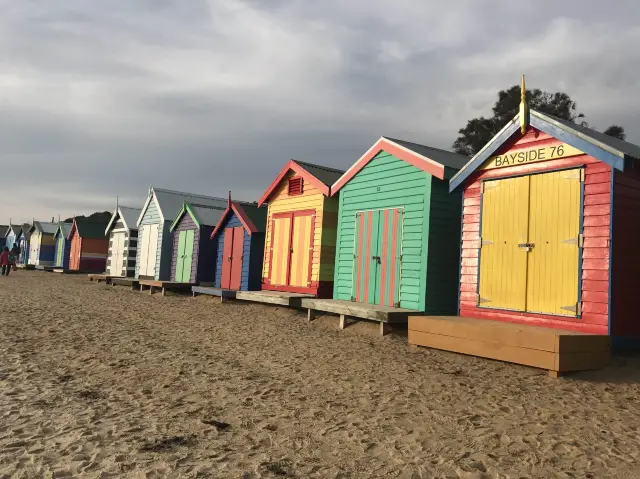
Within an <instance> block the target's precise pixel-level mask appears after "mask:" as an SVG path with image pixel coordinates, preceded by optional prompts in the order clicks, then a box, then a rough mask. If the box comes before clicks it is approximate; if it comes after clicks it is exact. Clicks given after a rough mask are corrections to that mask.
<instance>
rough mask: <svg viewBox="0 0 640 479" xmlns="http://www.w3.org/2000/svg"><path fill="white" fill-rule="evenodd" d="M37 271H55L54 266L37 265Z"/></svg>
mask: <svg viewBox="0 0 640 479" xmlns="http://www.w3.org/2000/svg"><path fill="white" fill-rule="evenodd" d="M36 269H37V270H38V271H47V272H51V271H53V269H54V268H53V266H41V265H36Z"/></svg>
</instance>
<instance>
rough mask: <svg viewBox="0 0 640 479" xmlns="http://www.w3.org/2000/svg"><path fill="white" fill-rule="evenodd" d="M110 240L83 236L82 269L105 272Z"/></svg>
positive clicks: (81, 247) (81, 248) (90, 271)
mask: <svg viewBox="0 0 640 479" xmlns="http://www.w3.org/2000/svg"><path fill="white" fill-rule="evenodd" d="M108 252H109V240H108V239H107V238H82V241H81V243H80V271H86V272H88V273H103V272H104V271H105V269H106V265H107V253H108Z"/></svg>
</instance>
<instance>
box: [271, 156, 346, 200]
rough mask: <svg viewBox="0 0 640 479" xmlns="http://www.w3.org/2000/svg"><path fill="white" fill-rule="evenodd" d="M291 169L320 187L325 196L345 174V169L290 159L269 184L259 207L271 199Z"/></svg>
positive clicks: (329, 193)
mask: <svg viewBox="0 0 640 479" xmlns="http://www.w3.org/2000/svg"><path fill="white" fill-rule="evenodd" d="M289 171H293V172H294V173H297V174H298V175H300V176H302V177H303V178H304V179H305V180H306V181H308V182H309V183H311V184H313V185H314V186H315V187H316V188H318V190H320V192H321V193H322V194H323V195H325V196H330V195H331V185H332V183H333V182H334V181H336V180H337V179H338V178H340V177H341V176H342V175H343V174H344V171H343V170H337V169H335V168H329V167H326V166H320V165H314V164H313V163H307V162H305V161H298V160H289V161H288V162H287V164H286V165H285V166H284V168H283V169H282V170H280V173H279V174H278V176H277V177H276V179H275V180H273V182H272V183H271V184H270V185H269V188H267V191H265V192H264V194H263V195H262V197H261V198H260V200H258V207H260V206H262V205H263V204H264V202H265V201H267V200H268V199H269V197H270V196H271V194H272V193H273V191H274V190H275V189H276V188H277V187H278V185H279V184H280V182H281V181H282V179H283V178H284V177H285V175H286V174H287V173H289Z"/></svg>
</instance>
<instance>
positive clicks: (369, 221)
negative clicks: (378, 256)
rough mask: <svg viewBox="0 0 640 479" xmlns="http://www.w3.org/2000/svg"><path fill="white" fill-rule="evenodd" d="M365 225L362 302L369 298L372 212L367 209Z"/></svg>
mask: <svg viewBox="0 0 640 479" xmlns="http://www.w3.org/2000/svg"><path fill="white" fill-rule="evenodd" d="M367 225H368V231H367V246H366V250H365V255H364V261H365V262H364V300H363V302H364V303H366V302H367V301H368V300H369V263H370V262H371V257H370V256H371V228H372V226H373V212H371V211H367Z"/></svg>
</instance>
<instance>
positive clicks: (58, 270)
mask: <svg viewBox="0 0 640 479" xmlns="http://www.w3.org/2000/svg"><path fill="white" fill-rule="evenodd" d="M52 272H53V273H60V274H80V271H75V270H73V269H64V268H53V270H52Z"/></svg>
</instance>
